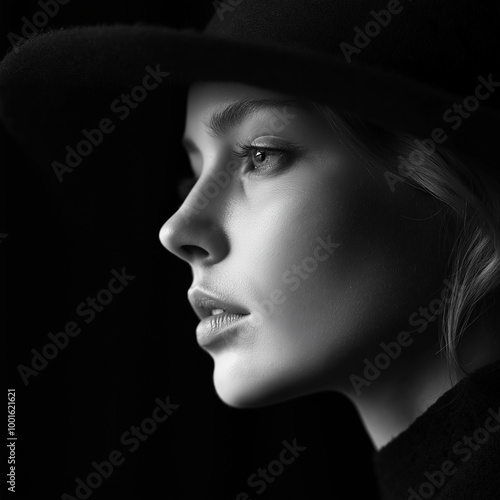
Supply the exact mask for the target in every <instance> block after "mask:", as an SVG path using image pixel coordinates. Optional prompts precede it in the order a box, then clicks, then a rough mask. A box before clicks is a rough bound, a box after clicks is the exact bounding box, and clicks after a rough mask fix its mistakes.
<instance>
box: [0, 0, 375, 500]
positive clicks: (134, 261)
mask: <svg viewBox="0 0 500 500" xmlns="http://www.w3.org/2000/svg"><path fill="white" fill-rule="evenodd" d="M244 1H245V0H244ZM38 10H40V6H39V5H38V4H37V2H35V1H31V0H30V1H24V2H21V1H5V0H2V4H1V13H0V19H1V22H2V26H1V37H0V49H1V54H2V56H3V55H4V54H5V53H6V52H7V50H8V48H9V42H8V39H7V34H8V33H9V32H14V33H16V34H20V33H21V28H22V25H23V22H24V21H23V19H22V18H23V16H26V17H27V18H28V19H29V20H31V19H32V16H33V15H34V14H35V12H37V11H38ZM213 13H214V7H213V5H212V2H210V1H203V2H202V1H197V2H192V1H191V2H175V3H169V4H167V2H159V1H157V0H142V1H141V2H131V1H128V0H122V1H120V2H102V1H101V2H97V1H95V0H93V1H91V0H85V1H83V0H71V1H70V2H69V3H68V4H66V5H62V6H60V10H59V12H58V14H57V15H55V16H54V17H53V18H52V19H51V21H50V23H49V24H48V25H47V28H59V27H63V26H70V25H84V24H97V23H114V22H121V23H135V22H150V23H159V24H165V25H168V26H172V27H177V28H186V27H195V28H197V29H201V28H202V27H203V26H204V24H205V23H206V22H207V20H208V19H209V18H210V16H212V14H213ZM62 63H63V62H62ZM163 99H164V98H163V97H162V96H161V95H158V96H155V99H154V100H153V99H148V100H147V101H146V102H145V103H144V106H142V108H141V109H139V110H138V111H137V113H134V116H132V117H131V118H130V119H129V120H127V122H126V123H125V122H124V123H123V127H120V128H119V130H117V131H116V132H115V133H113V134H111V135H110V136H109V137H107V138H106V141H104V143H103V144H102V146H100V147H99V148H98V149H96V151H95V152H94V153H93V154H92V155H91V157H89V158H87V159H86V160H85V161H84V163H83V164H82V165H80V166H79V167H78V168H77V169H76V170H75V171H74V172H73V173H71V174H70V175H68V176H67V177H66V178H65V181H64V182H63V183H61V184H58V183H54V178H53V173H51V172H50V168H49V167H48V165H47V164H43V162H41V163H42V164H41V165H36V164H35V162H34V161H33V160H32V159H30V158H29V157H28V156H27V155H26V154H25V151H24V150H23V148H21V147H20V146H18V145H17V143H16V142H15V141H14V140H12V138H11V137H10V136H7V134H6V133H5V131H4V130H1V139H2V163H1V166H2V174H3V178H4V181H5V182H3V183H2V188H3V192H2V196H1V199H2V203H3V208H4V209H5V210H4V211H3V213H6V214H7V220H5V219H3V220H2V221H1V222H2V225H1V227H0V233H6V234H8V236H7V237H5V238H3V239H1V240H0V252H1V253H2V255H3V256H4V257H6V262H7V263H8V266H7V280H6V283H7V287H6V290H7V297H6V302H5V303H6V305H7V316H8V317H9V322H8V323H9V329H7V328H6V324H5V323H4V324H3V331H4V332H5V333H4V335H6V339H7V345H6V349H5V352H6V356H7V359H6V367H7V387H9V388H15V389H16V396H17V424H16V431H17V436H18V440H17V450H16V453H17V455H16V473H17V485H16V490H17V493H16V494H17V496H18V498H23V499H24V498H26V499H35V498H36V499H38V498H61V495H63V494H64V493H67V494H69V495H72V496H74V497H76V496H75V487H76V482H75V481H76V478H78V477H79V478H81V479H82V480H83V481H85V479H86V477H87V476H88V474H89V473H90V472H93V471H94V469H93V468H92V465H91V464H92V462H93V461H96V462H102V461H103V460H108V457H109V454H110V453H111V452H112V451H113V450H120V451H121V452H122V454H123V456H124V457H125V462H124V463H123V464H122V465H120V466H118V467H116V468H115V469H114V471H113V473H112V474H111V475H110V477H109V478H106V479H104V480H103V482H102V485H101V486H99V487H98V488H96V489H94V490H92V494H91V495H90V496H89V498H92V499H98V498H106V499H113V498H120V499H122V500H126V499H139V498H156V497H160V496H161V498H167V499H168V498H172V499H194V498H195V499H217V500H225V499H236V498H237V495H238V493H239V492H243V491H246V492H247V493H248V494H249V496H250V498H253V499H255V498H272V499H306V498H307V499H316V498H318V499H319V498H321V499H323V498H332V499H339V500H342V499H348V498H357V497H358V495H359V497H360V498H370V499H372V498H374V499H375V498H377V496H376V493H375V482H374V478H373V474H372V471H371V462H370V460H371V453H372V446H371V444H370V443H369V441H368V438H367V436H366V433H365V431H364V430H363V428H362V426H361V423H360V420H359V418H358V416H357V414H356V412H355V410H354V408H353V407H352V405H351V404H350V403H349V402H348V401H347V400H346V399H345V398H344V397H342V396H340V395H338V394H333V393H332V394H317V395H313V396H309V397H304V398H301V399H297V400H295V401H291V402H287V403H284V404H279V405H275V406H272V407H269V408H263V409H258V410H236V409H233V408H229V407H228V406H226V405H225V404H223V403H222V402H221V401H220V400H219V399H218V397H217V395H216V393H215V390H214V387H213V383H212V370H213V363H212V360H211V358H210V357H209V356H208V355H207V354H206V353H204V352H203V351H202V350H201V349H200V348H199V347H198V345H197V343H196V339H195V335H194V330H195V328H196V324H197V322H198V320H197V318H196V316H195V314H194V313H193V312H192V310H191V308H190V306H189V303H188V302H187V299H186V291H187V289H188V288H189V286H190V284H191V271H190V269H189V266H188V265H187V264H184V263H181V262H180V261H179V260H178V259H177V258H176V257H174V256H173V255H171V254H169V253H168V252H167V251H166V250H165V249H164V248H163V247H162V246H161V244H160V242H159V239H158V232H159V229H160V227H161V225H162V224H163V222H164V221H165V220H166V219H167V218H168V217H169V215H170V214H172V213H173V212H174V211H175V210H176V208H177V207H178V205H179V199H178V197H177V182H178V179H179V177H180V176H181V175H182V174H183V173H187V171H186V160H185V158H184V157H183V156H182V153H180V151H179V150H178V148H172V147H171V146H170V144H171V143H174V144H175V142H176V141H177V140H178V132H177V130H178V128H179V127H178V125H179V123H178V122H177V129H175V130H170V129H169V125H168V120H169V119H170V120H171V119H175V120H182V110H183V108H182V103H180V104H179V103H169V102H163ZM106 103H108V104H106ZM92 104H93V106H95V109H96V113H95V117H99V116H103V114H102V112H100V111H99V106H100V105H101V104H102V106H105V105H109V98H108V96H103V98H102V103H100V102H95V101H94V102H93V103H92ZM86 105H87V103H86V102H85V101H84V100H81V101H78V102H75V110H76V111H77V112H76V115H75V116H76V117H77V118H76V119H75V122H78V116H79V115H78V110H79V111H80V112H81V110H82V109H85V107H86ZM102 109H105V108H102ZM158 109H160V110H162V112H161V113H160V115H159V116H160V118H158V113H157V120H158V123H157V124H156V125H157V126H156V127H152V128H153V129H154V130H153V131H152V132H151V134H150V135H149V136H148V141H147V144H143V143H141V147H140V148H138V147H136V145H137V140H138V134H137V132H138V130H140V129H142V127H144V126H148V124H150V123H149V120H151V114H149V113H152V112H153V111H155V110H156V111H157V110H158ZM166 110H168V112H167V111H166ZM167 115H168V116H167ZM165 118H167V119H165ZM34 120H36V118H35V117H34ZM93 123H95V120H94V121H93V120H90V121H89V122H86V123H81V124H79V125H78V124H77V123H75V131H74V132H71V133H74V134H77V132H79V130H80V129H81V128H83V127H85V126H92V125H93ZM37 126H39V127H42V128H43V123H42V124H37ZM74 137H76V135H74ZM166 137H168V140H167V139H166ZM65 140H66V138H65ZM41 156H42V155H40V157H41ZM155 166H156V167H158V166H159V168H156V169H155V168H154V167H155ZM158 172H160V173H158ZM179 172H181V173H180V174H179ZM122 267H125V269H126V271H127V273H128V274H131V275H134V276H135V278H134V280H133V281H131V282H130V284H129V285H128V286H127V288H125V289H124V291H123V292H122V293H120V294H117V295H115V296H114V298H113V301H112V302H111V303H110V304H109V305H108V306H106V307H105V308H104V310H103V311H102V312H100V313H98V314H97V315H96V318H95V319H94V321H92V322H91V323H89V324H85V322H84V321H83V318H82V317H79V316H77V314H76V311H75V309H76V307H77V305H78V304H79V303H81V302H82V301H84V300H86V297H87V296H95V295H96V293H97V292H98V291H99V290H101V289H102V288H104V287H105V286H106V285H107V283H108V281H109V279H110V278H111V277H112V275H111V270H112V269H116V270H120V269H121V268H122ZM4 291H5V290H4ZM2 317H4V318H5V317H6V316H5V315H3V316H2ZM68 321H77V322H78V324H79V325H80V326H81V327H82V331H81V333H80V334H79V335H78V336H77V337H75V338H71V339H70V341H69V344H68V345H67V347H65V348H64V349H61V350H60V352H59V353H58V355H57V356H56V357H55V358H54V359H52V360H50V361H49V362H48V364H47V366H46V367H45V368H43V369H41V370H40V371H39V374H38V375H37V376H30V377H29V378H28V384H27V385H25V384H24V383H23V380H22V379H21V377H20V375H19V371H18V370H19V365H25V366H30V364H31V361H32V357H33V353H32V349H35V350H38V351H41V350H42V348H43V347H44V346H45V345H46V344H47V343H48V342H49V338H48V337H47V335H48V333H49V332H52V333H54V334H56V333H57V332H60V331H62V330H63V329H64V326H65V324H66V323H67V322H68ZM167 396H169V397H170V401H171V403H174V404H177V405H179V407H178V409H176V410H175V411H174V412H173V413H172V415H171V416H170V417H169V418H168V420H167V421H166V422H164V423H162V424H159V426H158V429H157V430H156V431H155V432H154V433H152V434H151V435H150V437H149V438H148V439H147V440H146V441H144V442H142V443H141V444H140V446H139V448H138V449H137V450H136V451H134V452H132V453H131V452H130V451H129V448H128V447H126V446H124V445H123V444H122V442H121V440H120V439H121V436H122V434H123V433H124V432H126V431H127V430H129V429H130V427H131V426H133V425H140V424H141V422H142V421H143V420H144V419H145V418H147V417H150V416H151V413H152V411H153V409H154V408H155V406H156V403H155V399H156V398H160V399H162V400H164V399H165V398H166V397H167ZM294 439H296V441H297V443H298V444H299V445H300V446H305V447H306V450H305V451H304V452H302V453H301V455H300V456H299V457H298V458H297V459H296V461H295V462H294V463H292V464H290V465H288V466H286V468H285V470H284V472H283V473H282V474H281V475H280V476H278V477H277V478H276V479H275V481H274V482H273V483H272V484H269V485H268V486H267V488H266V491H265V492H264V493H262V494H260V495H259V494H257V493H256V489H255V488H251V487H249V486H248V484H247V479H248V477H249V476H250V475H251V474H253V473H254V472H256V470H257V468H258V467H267V465H268V464H269V462H271V461H272V460H274V459H277V458H278V457H279V453H280V451H281V450H282V449H283V445H282V441H283V440H287V441H288V442H290V443H291V442H292V441H293V440H294ZM4 478H5V476H4ZM2 490H3V491H5V495H8V493H9V492H7V491H6V486H4V485H2Z"/></svg>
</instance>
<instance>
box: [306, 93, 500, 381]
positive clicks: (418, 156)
mask: <svg viewBox="0 0 500 500" xmlns="http://www.w3.org/2000/svg"><path fill="white" fill-rule="evenodd" d="M312 104H313V106H314V107H315V108H316V110H317V111H319V112H320V114H321V115H322V116H323V117H324V118H326V120H327V121H328V123H329V124H330V125H331V127H332V128H333V129H334V131H335V133H336V134H337V136H338V138H339V140H340V141H341V143H342V144H343V145H344V147H346V148H347V149H348V150H349V151H350V152H351V154H353V155H354V156H355V157H357V158H358V159H359V160H360V161H362V162H363V163H365V164H366V165H367V166H371V167H376V168H382V167H381V166H382V165H383V168H384V170H385V171H386V174H388V173H390V175H391V176H392V178H396V179H398V181H404V182H407V183H409V184H411V185H412V186H414V187H415V188H417V189H420V190H423V191H424V192H426V193H428V194H431V195H432V196H434V197H435V199H437V200H438V203H439V202H441V204H442V208H443V214H444V222H445V223H447V224H448V228H447V229H448V230H450V228H451V231H452V233H451V234H452V241H453V243H454V244H453V248H452V250H451V252H450V256H449V261H448V270H447V274H448V276H447V278H448V283H449V288H448V290H447V297H446V299H445V300H444V304H443V305H442V306H443V307H442V309H441V312H442V316H441V323H440V335H439V343H440V348H441V349H440V352H441V351H444V355H445V358H446V361H447V366H448V371H449V377H450V379H451V380H453V379H454V378H456V379H459V378H461V377H462V376H464V375H466V374H468V373H469V371H468V370H467V368H466V367H465V366H464V365H463V364H462V363H461V361H460V359H459V356H458V352H457V348H458V344H459V341H460V339H461V338H462V336H463V334H464V332H465V331H466V330H467V328H468V327H469V326H470V325H472V324H473V323H474V322H475V321H477V320H483V319H484V316H485V315H484V314H483V313H485V312H486V310H487V309H488V308H489V307H491V306H492V305H494V304H495V303H496V302H497V301H498V302H500V299H499V295H500V294H499V292H500V287H499V285H500V180H499V179H496V178H494V177H493V176H492V175H491V174H489V173H488V172H487V170H485V169H481V168H476V167H477V166H480V165H479V163H478V161H477V160H476V159H474V158H466V157H465V156H463V155H460V154H458V153H457V152H455V151H453V152H452V151H450V150H449V149H447V148H445V147H443V146H442V145H441V146H436V147H435V148H432V149H433V150H431V149H427V147H426V146H425V144H424V143H422V142H421V140H418V139H419V138H417V137H415V136H413V135H410V134H407V133H401V132H392V131H389V130H386V129H385V128H382V127H380V126H378V125H375V124H372V123H369V122H366V121H364V120H362V119H360V118H359V117H357V116H355V115H352V114H349V113H340V112H338V111H336V110H335V111H334V110H333V109H332V108H331V107H329V106H327V105H325V104H318V103H315V102H313V103H312ZM420 139H421V138H420ZM401 158H403V159H408V160H409V161H404V162H403V161H402V160H401ZM467 165H473V168H469V167H468V166H467ZM386 178H388V177H387V176H386ZM388 179H390V177H389V178H388ZM497 310H498V306H497Z"/></svg>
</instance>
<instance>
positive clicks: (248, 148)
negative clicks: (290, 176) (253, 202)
mask: <svg viewBox="0 0 500 500" xmlns="http://www.w3.org/2000/svg"><path fill="white" fill-rule="evenodd" d="M236 147H237V148H238V150H237V151H233V154H234V155H235V156H236V157H238V158H247V159H250V160H251V161H252V163H253V158H252V155H253V153H255V152H265V153H267V154H268V155H269V156H279V157H280V158H282V159H283V160H284V161H291V159H292V156H293V153H294V152H296V149H295V148H293V147H291V148H289V149H288V148H271V147H266V146H252V145H250V144H241V143H237V144H236ZM279 168H280V167H269V168H258V167H256V166H255V165H254V166H253V168H252V170H251V171H250V173H252V174H254V175H260V174H259V173H258V172H257V171H258V170H261V171H262V172H266V171H269V170H276V169H279Z"/></svg>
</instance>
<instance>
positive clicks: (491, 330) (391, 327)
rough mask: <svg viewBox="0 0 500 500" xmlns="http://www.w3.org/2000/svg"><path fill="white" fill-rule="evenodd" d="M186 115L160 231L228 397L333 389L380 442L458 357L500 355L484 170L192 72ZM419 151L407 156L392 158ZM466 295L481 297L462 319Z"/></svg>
mask: <svg viewBox="0 0 500 500" xmlns="http://www.w3.org/2000/svg"><path fill="white" fill-rule="evenodd" d="M285 114H286V116H287V117H288V118H287V119H286V121H287V123H286V124H284V123H279V120H277V118H278V117H280V116H284V115H285ZM186 116H187V117H186V127H185V133H184V144H185V147H186V150H187V152H188V154H189V157H190V160H191V164H192V168H193V171H194V174H195V181H196V183H195V185H194V187H193V188H192V189H191V191H190V192H189V194H188V195H187V197H186V198H185V199H184V201H183V203H182V205H181V206H180V207H179V209H178V211H177V212H176V213H175V214H174V215H173V216H172V217H171V218H170V219H169V220H168V221H167V222H166V223H165V225H164V226H163V228H162V230H161V232H160V239H161V241H162V243H163V245H164V246H165V247H166V248H167V249H168V250H169V251H171V252H172V253H174V254H175V255H177V256H178V257H179V258H181V259H182V260H184V261H186V262H188V263H189V264H190V266H191V268H192V272H193V285H192V287H191V288H190V290H189V293H188V296H189V300H190V302H191V304H192V305H193V308H194V310H195V311H196V313H197V314H198V316H199V318H200V319H201V320H202V321H201V322H200V325H199V327H198V328H197V331H196V333H197V338H198V342H199V343H200V345H201V346H202V347H203V348H204V349H205V350H206V351H207V352H208V353H209V354H210V355H211V356H212V357H213V359H214V362H215V369H214V383H215V387H216V390H217V393H218V394H219V396H220V397H221V399H222V400H223V401H224V402H226V403H227V404H229V405H231V406H235V407H254V406H259V405H265V404H271V403H275V402H278V401H282V400H286V399H289V398H292V397H298V396H301V395H304V394H309V393H314V392H317V391H323V390H336V391H340V392H342V393H344V394H346V395H347V396H349V397H350V398H351V400H352V401H353V403H354V404H355V405H356V407H357V408H358V410H359V413H360V415H361V417H362V419H363V421H364V424H365V426H366V429H367V431H368V433H369V435H370V437H371V438H372V440H373V443H374V445H375V447H376V448H377V449H380V448H382V447H384V446H385V445H387V444H388V443H389V442H391V440H392V439H394V438H395V437H396V436H398V435H400V434H402V433H403V431H405V430H406V429H408V428H409V427H410V425H411V424H412V423H413V422H414V421H415V420H416V418H417V417H420V416H421V415H422V414H424V413H425V412H426V411H427V410H428V409H429V407H430V406H431V405H432V404H433V403H434V402H436V400H437V399H439V398H440V397H441V396H443V395H444V394H445V393H447V392H448V391H449V389H451V388H452V387H453V386H454V385H455V384H456V382H457V377H458V378H460V377H461V376H463V375H464V371H469V372H470V371H475V370H477V369H479V368H482V367H484V366H486V365H491V364H493V365H492V366H495V369H498V367H499V365H498V360H499V357H500V337H499V335H498V325H499V321H500V309H499V308H498V282H499V278H500V260H499V259H500V253H499V251H500V246H499V245H498V243H499V241H500V240H499V236H500V194H499V193H500V190H499V186H498V183H495V180H494V179H493V178H490V177H489V176H486V175H485V174H483V175H484V177H482V176H481V175H480V176H479V177H478V178H477V179H476V178H475V177H474V176H473V175H472V173H468V171H467V169H466V167H465V165H464V164H463V163H461V162H460V159H459V158H458V157H456V156H454V155H453V153H451V152H448V151H446V150H445V149H444V148H443V150H442V151H441V150H439V151H435V152H434V153H432V155H430V154H428V153H427V152H426V150H425V149H424V147H423V146H421V147H420V148H418V147H416V146H415V142H414V140H415V138H413V137H411V136H408V135H403V134H396V133H388V132H385V131H383V130H381V129H379V128H377V127H373V126H372V127H370V126H368V125H366V124H363V123H360V122H358V123H356V122H355V121H354V120H352V119H351V122H352V123H351V124H349V123H348V122H347V121H346V120H344V119H342V118H341V117H340V116H339V115H338V113H335V112H334V111H332V110H331V109H330V108H328V107H324V106H314V104H313V103H311V104H310V105H309V106H308V105H307V103H304V102H301V101H299V100H297V101H294V100H293V97H292V96H290V95H287V94H280V93H277V92H274V91H269V90H265V89H261V88H257V87H252V86H248V85H244V84H236V83H226V82H209V83H206V82H204V83H198V84H194V85H193V86H192V87H191V89H190V92H189V97H188V106H187V115H186ZM415 153H419V155H420V158H422V159H423V160H424V161H422V162H421V165H418V171H417V165H415V166H414V169H409V170H407V171H403V170H402V169H401V168H400V169H399V170H398V168H397V167H398V163H399V162H400V160H398V158H401V157H402V156H403V157H409V156H410V155H412V154H415ZM407 165H408V163H407ZM460 169H463V170H460ZM228 172H229V173H228ZM224 174H225V175H224ZM388 174H391V175H388ZM460 175H463V176H464V180H462V179H461V178H460ZM475 189H477V191H474V190H475ZM200 207H202V208H200ZM487 298H488V299H489V301H487V300H486V299H487ZM495 298H496V300H497V302H496V304H495V302H494V300H495ZM476 302H478V303H480V305H481V306H482V307H483V308H484V309H485V310H484V311H483V313H482V314H481V315H478V320H477V321H476V322H472V321H468V319H467V317H468V316H469V315H470V314H472V311H473V310H477V307H476V309H475V306H477V303H476ZM488 306H489V309H488V308H487V307H488ZM476 314H477V313H476ZM466 323H471V324H468V325H466ZM461 337H463V338H461ZM440 341H441V349H440V348H439V343H440ZM455 368H456V369H458V370H459V371H458V373H453V372H452V371H451V372H450V370H452V369H455ZM461 370H464V371H461ZM450 375H456V377H455V378H453V377H451V376H450ZM496 377H498V372H497V373H496ZM450 394H451V393H450ZM450 394H448V397H449V396H450ZM440 401H441V400H440ZM495 409H496V408H495ZM426 418H430V417H428V416H427V417H426ZM498 419H500V415H499V416H498ZM401 439H402V438H401V437H400V438H399V440H401ZM392 446H397V442H394V444H393V445H392ZM457 449H458V448H457ZM389 451H390V448H389ZM457 457H459V455H457ZM429 472H433V471H429ZM424 480H425V481H427V479H426V476H422V483H423V482H424ZM410 486H411V485H410V483H408V487H410ZM422 491H423V492H424V493H422V495H424V496H423V497H424V498H426V497H425V492H426V488H425V485H424V487H423V490H422ZM415 498H417V496H415Z"/></svg>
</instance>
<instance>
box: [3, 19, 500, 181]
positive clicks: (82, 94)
mask: <svg viewBox="0 0 500 500" xmlns="http://www.w3.org/2000/svg"><path fill="white" fill-rule="evenodd" d="M254 62H255V63H254ZM148 72H149V73H151V72H156V73H157V76H158V75H159V76H158V79H159V80H161V85H160V86H159V89H158V90H154V92H153V91H151V92H150V93H149V94H148V95H147V100H148V101H152V100H155V99H160V98H159V97H158V96H159V95H164V94H163V93H164V92H165V91H167V92H168V89H171V90H172V89H175V88H179V86H182V83H183V82H184V83H186V82H190V81H196V80H218V81H234V82H244V83H247V84H250V85H255V86H260V87H264V88H269V89H273V90H277V91H280V92H285V93H290V94H294V95H297V96H300V97H305V98H309V99H314V100H315V101H317V102H322V103H325V104H328V105H331V106H332V107H333V108H334V109H338V110H342V111H349V112H351V113H354V114H356V115H358V116H359V117H361V118H363V119H366V120H368V121H370V122H373V123H376V124H379V125H381V126H383V127H386V128H388V129H390V130H397V131H401V132H407V133H410V134H413V135H415V136H416V137H418V138H420V139H429V140H432V139H433V138H434V137H437V136H438V135H440V136H441V137H442V136H443V134H444V135H445V136H446V141H445V144H444V145H445V146H446V147H448V148H450V149H453V150H457V151H459V152H461V153H464V154H466V155H471V156H473V157H476V158H479V159H480V160H482V161H483V163H484V164H485V165H487V166H488V165H496V157H497V153H496V143H495V141H496V140H497V137H498V123H500V122H499V120H500V111H499V110H498V109H496V108H495V107H491V106H489V105H488V103H481V105H480V106H479V107H478V109H477V110H474V113H470V117H469V118H467V119H463V120H462V122H463V123H461V124H460V125H461V126H460V127H458V128H457V129H456V130H453V129H452V127H451V123H450V122H446V120H444V118H443V117H444V116H446V113H447V112H448V113H449V111H450V110H452V109H453V106H455V105H456V104H457V103H462V102H463V100H464V98H466V97H467V96H464V95H460V94H457V93H453V92H449V91H446V90H444V89H442V88H441V87H440V86H439V85H436V86H432V85H428V84H426V83H422V82H421V81H417V80H416V79H414V78H409V77H407V76H405V75H403V74H400V73H398V72H397V71H390V70H382V69H379V68H376V67H374V66H373V65H369V64H364V63H357V62H352V63H350V64H347V63H346V61H345V59H342V58H341V57H338V56H336V55H329V54H325V53H321V52H319V51H312V50H307V49H304V48H298V47H292V46H286V45H284V44H279V43H277V44H273V43H269V42H257V41H249V40H235V39H229V38H226V37H224V36H220V35H218V34H210V33H199V32H195V31H194V30H184V31H182V30H181V31H179V30H173V29H169V28H165V27H160V26H144V25H133V26H124V25H115V26H94V27H79V28H71V29H66V30H59V31H52V32H48V33H45V34H42V35H37V36H34V37H33V38H30V39H28V40H27V41H26V42H25V43H24V44H22V45H20V46H18V47H16V48H15V49H14V50H12V51H11V52H10V53H9V54H8V55H7V56H6V57H5V59H4V60H3V61H2V63H1V65H0V118H1V120H2V121H3V123H4V125H5V126H6V128H7V130H8V131H9V132H10V133H11V134H12V135H13V136H14V137H15V138H16V139H17V140H18V142H19V143H20V144H21V145H22V146H23V148H25V149H26V150H27V151H28V152H29V153H30V154H31V156H32V157H33V158H34V159H35V160H36V161H37V162H47V161H51V160H55V159H57V158H56V156H58V154H57V151H58V149H57V148H61V147H62V145H63V144H68V143H69V142H70V141H71V140H73V141H74V140H76V139H77V136H76V135H75V134H76V133H77V132H78V133H80V131H81V128H83V126H84V124H82V122H81V114H82V113H85V112H86V111H85V110H86V109H87V108H88V103H89V102H93V103H96V102H99V106H101V109H102V113H101V115H102V116H103V117H104V116H107V117H108V118H109V119H111V120H112V121H113V120H114V121H117V120H118V117H117V114H116V113H114V112H113V111H112V110H110V107H111V104H112V103H113V101H114V100H115V99H116V98H118V97H120V96H121V95H122V93H127V92H130V91H131V90H133V89H134V88H135V87H137V86H141V85H142V84H143V81H144V77H145V76H146V75H147V74H148ZM487 77H488V75H484V77H482V78H483V80H484V79H485V78H487ZM479 83H480V81H479V82H478V84H479ZM472 91H474V89H472ZM499 93H500V92H499ZM149 106H150V109H154V106H153V107H152V105H151V104H150V105H149ZM106 107H107V109H106ZM157 111H158V112H160V113H163V115H167V114H168V112H167V111H166V110H165V109H162V110H157ZM94 118H95V119H96V120H97V119H98V118H99V112H95V113H94ZM164 119H165V120H168V117H167V116H164ZM87 123H88V120H87ZM77 129H78V130H77ZM438 129H439V130H442V134H439V132H438V133H437V135H435V134H436V131H437V130H438ZM75 131H76V132H75ZM71 134H73V135H71ZM54 144H56V145H55V146H54ZM60 153H61V154H60V155H59V157H60V158H62V157H63V153H64V151H61V152H60ZM493 171H495V173H496V168H493Z"/></svg>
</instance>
